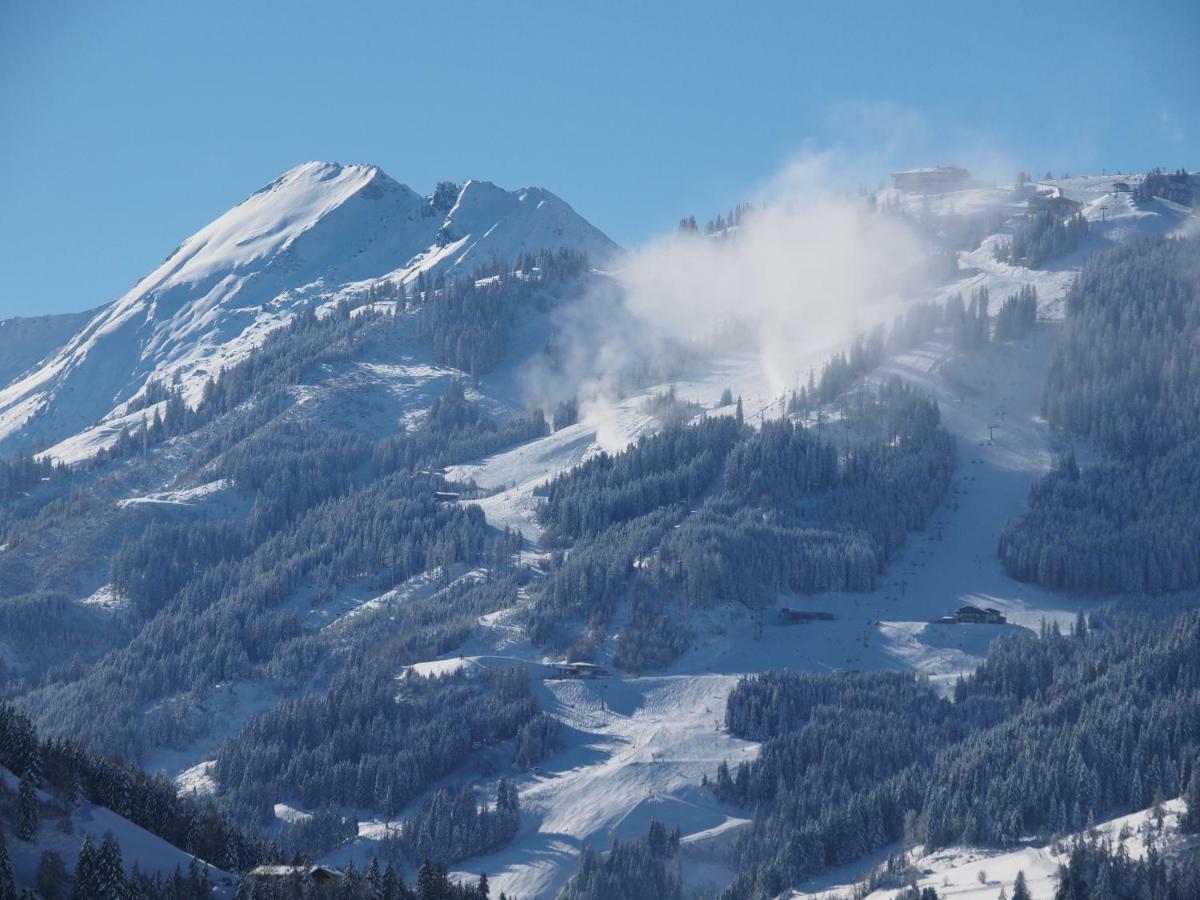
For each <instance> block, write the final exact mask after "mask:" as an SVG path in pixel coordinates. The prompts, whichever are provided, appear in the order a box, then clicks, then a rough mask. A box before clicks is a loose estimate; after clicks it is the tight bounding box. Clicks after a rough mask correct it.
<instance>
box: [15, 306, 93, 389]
mask: <svg viewBox="0 0 1200 900" xmlns="http://www.w3.org/2000/svg"><path fill="white" fill-rule="evenodd" d="M96 312H97V310H94V309H90V310H87V311H86V312H79V313H62V314H60V315H52V316H19V317H14V318H12V319H0V384H8V383H9V382H10V381H12V380H13V379H14V378H16V377H17V376H18V375H20V374H22V373H23V372H25V371H26V370H28V369H30V368H32V367H33V366H35V365H37V364H38V363H39V362H41V361H42V360H44V359H45V358H46V357H47V356H49V355H50V354H51V353H53V352H55V351H56V350H58V348H59V347H61V346H62V345H63V344H65V343H66V342H67V341H69V340H70V339H71V337H72V336H73V335H74V334H75V332H77V331H78V330H79V329H80V328H82V327H83V326H84V325H86V324H87V322H88V320H89V319H91V318H92V316H94V315H96Z"/></svg>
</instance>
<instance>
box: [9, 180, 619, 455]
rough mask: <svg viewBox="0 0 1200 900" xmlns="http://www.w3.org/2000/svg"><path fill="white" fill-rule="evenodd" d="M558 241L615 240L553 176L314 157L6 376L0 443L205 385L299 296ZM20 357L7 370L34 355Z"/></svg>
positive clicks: (591, 247) (102, 438) (319, 296)
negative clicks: (516, 186)
mask: <svg viewBox="0 0 1200 900" xmlns="http://www.w3.org/2000/svg"><path fill="white" fill-rule="evenodd" d="M559 247H565V248H569V249H572V250H577V251H583V252H585V253H587V254H588V256H589V258H590V259H591V260H592V262H593V263H601V262H603V261H604V260H605V259H607V258H608V257H610V256H611V255H612V254H613V253H614V252H615V251H616V249H617V248H616V246H615V245H614V244H613V243H612V241H610V240H609V239H608V238H607V237H605V236H604V235H603V234H602V233H601V232H600V231H598V230H597V229H596V228H594V227H593V226H592V225H590V224H589V223H588V222H586V221H585V220H584V219H582V218H581V217H580V216H579V215H578V214H577V213H575V212H574V210H572V209H571V208H570V206H568V205H567V204H566V203H564V202H563V201H562V200H560V199H559V198H557V197H555V196H554V195H553V194H551V193H549V192H548V191H544V190H541V189H536V188H531V189H528V190H523V191H517V192H509V191H505V190H503V189H501V188H498V187H496V186H495V185H493V184H490V183H488V182H480V181H468V182H467V183H466V184H465V185H463V186H462V187H461V188H458V187H457V186H455V185H443V186H442V187H440V188H439V191H438V192H436V193H435V194H434V195H433V196H432V197H430V198H428V199H426V198H422V197H420V196H419V195H417V194H416V193H415V192H413V191H412V190H411V189H410V188H408V187H406V186H405V185H402V184H399V183H397V182H396V181H394V180H392V179H391V178H389V177H388V176H387V175H386V174H385V173H384V172H382V171H381V170H380V169H378V168H377V167H375V166H364V165H351V166H342V165H338V164H336V163H320V162H313V163H306V164H304V165H301V166H298V167H297V168H295V169H292V170H291V171H290V172H287V173H286V174H285V175H283V176H282V177H281V178H279V179H277V180H276V181H274V182H272V183H271V184H269V185H267V186H266V187H264V188H263V189H261V190H260V191H258V192H256V193H255V194H253V195H252V196H251V197H249V198H248V199H247V200H245V201H244V202H243V203H241V204H239V205H238V206H237V207H235V208H234V209H232V210H230V211H229V212H227V213H226V214H225V215H223V216H221V217H220V218H218V219H217V220H216V221H214V222H213V223H212V224H210V225H208V226H207V227H205V228H203V229H201V230H200V231H199V232H197V233H196V234H195V235H193V236H192V237H190V238H188V239H187V240H186V241H184V242H183V244H181V245H180V246H179V248H178V249H177V250H175V251H174V252H173V253H172V254H171V255H170V256H169V257H168V258H167V259H166V261H165V262H163V263H162V265H160V266H159V267H158V268H157V269H155V270H154V271H153V272H151V273H150V274H149V275H147V276H146V277H145V278H143V279H142V280H141V281H140V282H138V284H137V285H136V286H135V287H134V289H133V290H132V291H130V292H129V293H128V294H126V295H125V296H124V297H121V298H120V299H119V300H117V301H116V302H115V303H112V304H111V305H109V306H106V307H104V308H103V309H102V310H100V311H99V312H98V313H97V314H96V315H95V316H93V317H92V318H91V319H90V320H89V321H88V322H87V323H86V324H85V325H84V326H83V327H82V328H80V329H79V330H78V331H77V332H76V333H74V334H73V336H70V337H69V339H68V340H66V341H65V343H63V344H62V346H61V349H59V350H58V351H57V353H54V355H53V356H51V357H49V358H48V359H47V360H45V361H44V363H43V365H41V366H40V367H39V368H36V369H33V370H31V371H28V372H26V373H25V374H24V375H23V376H22V377H19V378H17V380H15V381H12V382H11V383H9V384H8V385H7V387H5V388H3V389H0V450H12V449H19V448H25V449H27V448H29V447H30V446H34V445H37V446H43V447H44V446H47V445H50V446H53V445H55V444H58V443H59V442H61V441H62V440H63V439H65V438H68V437H70V436H72V435H75V434H77V433H78V432H80V431H81V430H83V429H86V428H88V427H89V426H93V425H95V424H96V423H99V422H102V421H103V420H106V419H116V420H119V418H120V416H121V414H122V412H123V411H124V407H125V405H126V404H127V403H128V402H129V401H130V400H131V399H133V398H135V397H136V396H137V395H138V393H139V392H140V391H142V390H143V388H144V387H145V386H146V384H147V383H148V382H149V381H151V380H157V381H160V382H169V381H171V380H173V379H176V378H178V379H179V380H180V381H181V383H182V385H183V388H184V392H185V396H188V397H189V398H195V397H196V396H197V395H198V392H199V390H200V389H201V388H202V386H203V384H204V382H205V381H206V380H207V378H208V377H209V376H211V375H215V374H216V372H217V371H219V369H220V368H221V367H222V366H228V365H230V364H231V363H234V362H236V361H237V360H239V359H241V358H243V357H244V356H245V355H246V354H247V353H249V352H250V351H251V350H252V349H253V348H254V347H255V346H256V345H257V344H258V343H260V342H261V340H262V337H263V335H264V334H266V333H267V332H269V331H271V330H273V329H274V328H277V327H279V326H280V325H282V324H284V323H286V322H287V321H288V320H289V319H290V318H291V316H292V314H293V313H294V312H295V311H296V310H297V309H300V308H304V307H306V306H309V305H313V304H318V305H319V304H320V303H321V302H322V301H323V300H326V299H328V298H329V297H330V296H331V295H332V294H334V293H335V292H336V291H337V290H338V289H339V288H342V287H344V286H347V285H355V286H356V287H365V286H366V284H369V283H370V281H371V280H373V279H379V278H382V277H386V278H387V279H388V280H391V281H394V282H407V281H410V280H412V279H414V278H416V277H417V276H418V275H419V274H420V273H426V274H428V275H438V274H443V273H444V274H451V273H453V272H461V273H463V274H466V273H468V272H469V271H470V270H471V269H472V268H473V267H475V266H476V265H479V264H483V263H487V262H489V261H490V260H492V259H501V260H507V261H512V260H514V259H515V258H516V257H517V256H518V255H519V254H521V253H524V252H533V251H537V250H540V249H557V248H559ZM364 283H366V284H364ZM52 349H53V346H50V347H47V348H46V350H52ZM37 361H38V360H37V359H36V358H35V359H32V360H30V361H29V364H32V363H35V362H37ZM13 368H14V369H15V370H16V371H14V372H13V374H12V375H10V376H9V377H14V376H15V375H17V374H18V373H19V372H20V371H21V370H22V369H23V368H24V367H17V366H14V367H13ZM117 430H118V429H117V428H109V429H107V430H105V429H100V430H99V432H98V434H97V435H96V436H95V439H93V440H88V441H84V442H76V443H75V444H73V445H72V451H73V452H75V453H78V452H80V450H79V448H80V447H83V448H85V450H86V452H94V451H95V450H97V449H99V448H101V447H103V446H105V445H106V444H107V443H110V442H111V441H112V440H114V439H115V436H116V432H117ZM72 451H64V452H62V453H58V452H55V451H54V450H53V449H52V450H51V455H52V456H56V457H63V458H69V457H71V452H72Z"/></svg>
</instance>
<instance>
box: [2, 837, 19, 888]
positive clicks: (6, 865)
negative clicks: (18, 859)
mask: <svg viewBox="0 0 1200 900" xmlns="http://www.w3.org/2000/svg"><path fill="white" fill-rule="evenodd" d="M0 900H17V886H16V883H15V882H14V880H13V870H12V863H11V862H10V861H9V858H8V843H7V842H6V841H5V840H4V828H3V826H0Z"/></svg>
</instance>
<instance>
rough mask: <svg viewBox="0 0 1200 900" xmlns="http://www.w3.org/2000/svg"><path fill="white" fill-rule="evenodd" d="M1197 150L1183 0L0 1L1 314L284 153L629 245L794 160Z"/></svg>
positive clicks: (90, 268)
mask: <svg viewBox="0 0 1200 900" xmlns="http://www.w3.org/2000/svg"><path fill="white" fill-rule="evenodd" d="M1198 142H1200V3H1198V2H1196V0H1149V2H1146V0H1138V2H1132V0H1130V2H1126V3H1111V2H1106V0H1094V2H1086V3H1083V2H1080V3H1062V2H1058V3H1021V2H986V3H985V2H969V0H956V2H946V3H932V2H919V0H916V2H897V0H886V2H854V0H836V2H826V3H814V2H802V0H794V2H778V3H753V2H731V0H718V2H707V0H692V2H688V3H683V2H680V3H665V2H664V3H655V2H652V0H637V2H622V0H605V2H592V3H584V2H574V0H558V2H544V3H529V2H522V0H503V2H491V3H472V2H454V3H436V2H425V3H422V4H419V5H418V4H410V3H403V2H381V3H352V2H323V3H308V2H302V0H294V2H287V3H283V2H280V3H265V2H260V3H256V2H252V0H242V2H237V3H231V2H225V0H210V2H205V3H173V2H172V3H162V2H145V3H134V2H120V0H113V2H104V3H96V2H90V0H88V2H54V0H46V2H23V0H0V317H3V316H7V315H14V314H23V315H27V314H35V313H40V312H54V311H66V310H78V309H83V308H87V307H91V306H95V305H98V304H100V303H104V302H107V301H109V300H112V299H114V298H115V297H117V296H119V295H120V294H121V293H123V292H124V291H125V290H127V289H128V288H129V287H130V286H131V285H132V284H133V282H134V281H135V280H136V278H137V277H139V276H140V275H141V274H142V273H144V272H146V271H148V270H149V269H151V268H152V267H153V266H154V265H156V264H157V263H158V262H159V261H161V260H162V259H163V258H164V256H166V254H167V253H168V252H170V250H171V249H172V248H173V247H175V246H176V245H177V244H178V243H179V241H180V240H181V239H183V238H184V237H186V236H187V235H188V234H191V233H192V232H193V231H195V230H196V229H197V228H199V227H201V226H202V225H204V224H205V223H206V222H208V221H210V220H211V219H212V218H214V217H215V216H217V215H219V214H220V213H221V212H223V211H224V210H225V209H227V208H229V207H230V206H232V205H234V204H235V203H237V202H239V201H240V200H242V199H243V198H245V197H246V196H247V195H248V194H249V193H251V192H252V191H253V190H255V189H256V188H258V187H260V186H261V185H263V184H265V183H266V182H268V181H270V180H271V179H272V178H274V177H275V176H277V175H278V174H279V173H281V172H282V171H284V170H286V169H288V168H289V167H291V166H293V165H295V164H297V163H299V162H302V161H305V160H308V159H331V160H337V161H339V162H343V163H346V162H374V163H377V164H379V165H381V166H382V167H383V168H384V169H385V170H386V171H387V172H388V173H389V174H391V175H392V176H393V177H395V178H396V179H398V180H400V181H404V182H406V183H408V184H409V185H411V186H412V187H413V188H415V189H416V190H418V191H421V192H426V191H428V190H430V189H431V188H432V186H433V184H434V182H435V181H437V180H439V179H447V178H448V179H454V180H461V179H464V178H469V177H474V178H485V179H489V180H492V181H495V182H497V183H498V184H501V185H503V186H506V187H519V186H524V185H531V184H537V185H541V186H544V187H547V188H549V189H551V190H553V191H555V192H556V193H558V194H559V195H561V196H562V197H564V198H565V199H566V200H567V201H568V202H570V203H571V204H572V205H574V206H575V208H576V209H577V210H579V211H580V212H581V213H582V214H584V215H585V216H587V217H588V218H589V219H591V220H592V221H593V222H595V223H596V224H597V225H598V226H599V227H601V228H602V229H604V230H605V231H607V232H608V233H609V234H610V235H612V236H613V237H614V238H615V239H616V240H618V241H619V242H621V243H624V244H626V245H630V244H635V243H637V242H638V241H641V240H643V239H645V238H647V237H649V236H651V235H653V234H655V233H658V232H661V231H663V230H665V229H668V228H670V227H671V226H672V224H673V223H674V222H676V221H678V218H679V217H680V216H681V215H684V214H686V213H694V214H696V215H697V216H699V217H705V216H709V215H711V214H713V213H715V212H716V211H717V210H718V209H722V208H725V207H727V206H729V205H731V204H733V203H735V202H737V201H739V200H741V199H743V198H744V197H746V196H747V194H748V193H749V192H750V191H751V190H752V189H753V187H754V186H755V185H756V184H758V183H760V182H761V181H762V180H763V179H765V178H767V177H768V176H770V175H771V173H773V172H775V171H777V170H778V169H779V168H780V166H782V165H784V164H785V163H786V162H787V161H788V160H789V159H790V158H792V157H793V156H794V155H795V154H797V153H799V152H801V151H803V150H804V149H806V148H807V149H817V150H826V149H829V148H839V149H840V150H841V151H842V152H844V153H845V154H846V158H848V159H856V160H859V161H861V160H864V159H866V160H870V161H871V163H872V166H874V167H876V168H878V169H879V171H877V172H876V171H873V170H871V171H867V172H866V174H861V175H860V174H858V173H856V176H857V177H862V178H866V177H871V178H877V177H878V176H883V175H886V173H887V169H886V167H887V166H890V165H915V164H922V163H936V162H951V161H955V160H958V159H961V161H963V162H966V163H967V164H972V163H975V164H976V165H979V166H983V167H985V168H986V167H988V166H992V167H994V168H997V169H1004V170H1006V171H1005V172H1004V174H1008V172H1007V169H1008V168H1010V166H1011V167H1016V166H1018V165H1019V166H1022V167H1025V168H1029V169H1031V170H1036V171H1037V172H1041V171H1043V170H1045V169H1053V170H1055V171H1061V170H1063V169H1067V170H1068V171H1085V170H1096V171H1098V170H1099V169H1100V168H1101V167H1107V168H1109V169H1125V170H1131V169H1140V168H1145V167H1148V166H1152V165H1163V166H1171V167H1175V166H1188V167H1200V146H1198ZM976 161H978V162H976Z"/></svg>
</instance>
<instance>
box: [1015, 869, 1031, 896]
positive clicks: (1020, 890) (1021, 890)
mask: <svg viewBox="0 0 1200 900" xmlns="http://www.w3.org/2000/svg"><path fill="white" fill-rule="evenodd" d="M1012 900H1033V897H1032V895H1031V894H1030V893H1029V887H1028V886H1027V885H1026V884H1025V872H1024V871H1023V870H1022V871H1020V872H1017V880H1016V881H1014V882H1013V892H1012Z"/></svg>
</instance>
